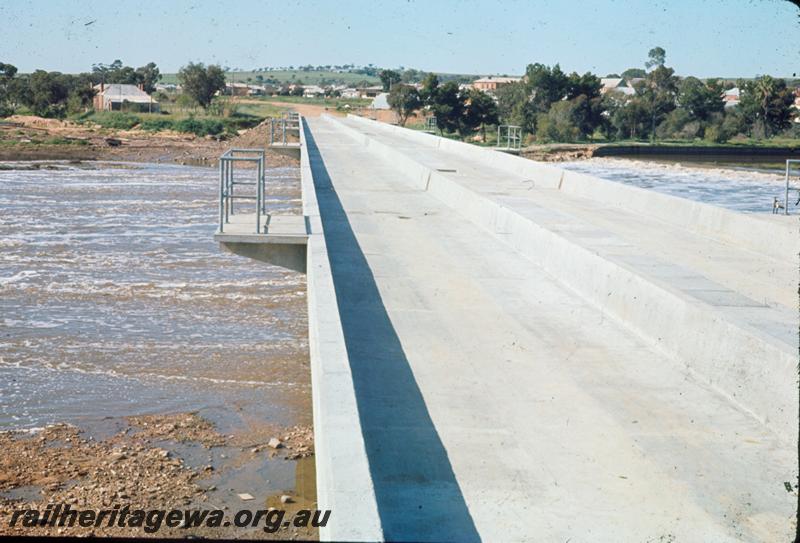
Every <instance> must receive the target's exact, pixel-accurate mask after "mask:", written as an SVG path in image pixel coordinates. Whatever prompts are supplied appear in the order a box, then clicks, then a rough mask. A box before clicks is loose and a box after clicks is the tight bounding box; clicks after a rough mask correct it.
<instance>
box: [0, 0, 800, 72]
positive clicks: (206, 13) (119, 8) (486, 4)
mask: <svg viewBox="0 0 800 543" xmlns="http://www.w3.org/2000/svg"><path fill="white" fill-rule="evenodd" d="M92 21H94V22H92ZM90 22H91V24H87V23H90ZM0 23H2V24H1V25H0V28H2V31H1V32H2V33H1V34H0V62H10V63H12V64H14V65H16V66H17V67H19V68H20V70H22V71H30V70H33V69H36V68H43V69H47V70H59V71H64V72H78V71H87V70H89V69H90V68H91V65H92V64H93V63H97V62H105V63H109V62H111V61H113V60H114V59H116V58H119V59H121V60H122V61H123V62H124V63H125V64H130V65H133V66H140V65H142V64H145V63H147V62H149V61H154V62H156V63H157V64H158V65H159V66H160V67H161V69H162V72H174V71H176V70H177V69H178V68H179V67H180V66H182V65H183V64H185V63H186V62H188V61H190V60H192V61H202V62H206V63H220V64H222V65H227V66H233V67H240V68H245V69H250V68H253V67H261V66H281V65H298V64H312V65H318V64H322V65H325V64H345V63H347V64H349V63H355V64H367V63H373V64H375V65H378V66H384V67H397V66H401V65H402V66H406V67H416V68H420V69H423V70H430V71H439V72H457V73H474V74H503V73H507V74H519V73H522V72H523V71H524V69H525V66H526V65H527V64H529V63H532V62H542V63H545V64H554V63H556V62H558V63H560V64H561V67H562V68H563V69H564V70H566V71H573V70H575V71H578V72H584V71H587V70H590V71H592V72H595V73H597V74H599V75H605V74H607V73H610V72H621V71H623V70H624V69H626V68H629V67H642V65H643V64H644V61H645V60H646V56H647V51H648V50H649V49H650V48H651V47H653V46H656V45H660V46H661V47H664V48H665V49H666V51H667V64H668V65H670V66H672V67H674V68H675V69H676V71H677V72H678V73H679V74H682V75H697V76H700V77H709V76H723V77H735V76H745V77H752V76H754V75H757V74H765V73H769V74H772V75H777V76H784V77H786V76H792V74H798V75H800V39H798V38H800V32H798V30H800V18H798V8H797V7H795V6H794V5H792V4H791V3H789V2H787V1H785V0H724V1H723V0H706V1H704V0H669V1H647V0H638V1H633V0H616V1H615V0H596V1H591V0H586V1H578V2H567V1H564V0H558V1H552V0H551V1H548V2H544V1H533V0H528V1H520V2H516V1H509V0H504V1H489V0H462V1H458V2H456V1H445V0H425V1H420V0H373V1H365V2H361V1H342V0H339V1H319V2H313V1H297V0H296V1H286V0H284V1H260V2H257V1H237V0H227V1H225V0H223V1H219V0H217V1H214V2H205V1H201V0H194V1H191V0H186V1H184V0H159V1H151V0H136V1H134V2H127V1H124V0H119V1H111V2H106V1H102V0H93V1H82V0H75V1H70V2H68V1H56V0H0Z"/></svg>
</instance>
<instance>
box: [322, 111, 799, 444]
mask: <svg viewBox="0 0 800 543" xmlns="http://www.w3.org/2000/svg"><path fill="white" fill-rule="evenodd" d="M354 118H357V117H354ZM357 119H359V121H358V122H359V123H360V124H362V125H363V126H364V129H365V130H366V131H367V134H365V133H364V132H362V131H360V130H356V129H354V128H353V127H351V126H348V125H347V124H344V123H342V122H340V121H337V120H335V119H332V118H329V121H330V122H333V123H336V125H337V126H338V127H339V128H340V129H341V130H342V131H344V132H346V133H348V134H350V135H351V136H353V137H354V138H356V139H357V140H358V141H361V142H362V143H363V144H364V145H366V146H368V147H369V149H370V150H371V151H372V152H375V153H377V154H379V155H380V156H382V157H383V158H385V159H386V160H388V161H390V162H392V163H393V164H394V165H395V166H396V167H398V168H402V169H403V170H404V171H407V172H408V176H409V181H410V182H411V183H412V184H413V185H414V186H415V187H416V188H418V189H420V190H427V191H428V192H430V193H431V194H432V195H434V196H435V197H436V198H438V199H439V200H440V201H442V202H443V203H445V204H446V205H448V206H450V207H451V208H452V209H453V210H455V211H456V212H458V213H460V214H461V215H463V216H464V217H465V218H467V219H468V220H470V221H472V222H474V223H475V224H477V225H479V226H480V227H482V228H483V229H485V230H487V231H489V232H491V233H493V234H494V235H496V236H497V237H498V238H499V239H501V240H502V241H503V242H505V243H507V244H508V245H509V246H511V247H513V248H514V249H516V250H518V251H520V252H521V253H523V254H525V255H527V256H528V257H529V258H530V259H531V260H532V261H534V262H536V263H537V264H538V265H540V266H542V267H543V268H544V269H545V270H546V271H547V272H548V273H549V274H550V275H552V276H553V277H555V278H556V279H557V280H559V281H560V282H561V283H562V284H564V285H565V286H566V287H568V288H569V289H571V290H573V291H574V292H576V293H578V294H579V295H580V296H582V297H583V298H585V299H587V300H588V301H590V302H591V303H593V304H594V305H596V306H597V307H599V308H601V309H602V310H603V311H604V312H606V313H607V314H608V315H609V316H610V317H612V318H614V319H615V320H617V321H618V322H620V323H621V324H623V325H624V326H626V327H627V328H629V329H632V330H633V331H635V332H636V333H637V334H639V335H640V336H641V337H642V338H643V339H644V340H645V341H647V342H649V343H650V344H652V345H653V346H654V347H656V348H657V349H658V350H659V351H661V352H663V353H665V354H667V355H668V356H670V357H671V358H673V359H676V360H677V361H679V362H680V363H682V364H685V366H686V367H687V368H688V369H689V370H690V371H691V372H692V373H693V374H694V375H695V376H696V377H697V378H698V379H699V380H702V381H704V382H706V383H707V384H709V385H710V386H712V387H714V388H715V389H717V390H718V391H720V392H721V393H722V394H724V395H726V396H728V397H729V398H730V399H731V400H732V401H734V402H735V403H736V404H738V405H739V406H740V407H741V408H743V409H745V410H746V411H748V412H750V413H751V414H752V415H754V416H755V417H757V418H758V419H759V420H760V421H761V422H762V423H764V424H765V425H766V426H768V427H769V428H770V429H772V430H773V431H774V432H776V433H777V434H778V435H780V436H781V437H782V438H784V439H786V440H787V441H791V442H792V443H794V442H795V441H796V439H797V413H796V406H797V402H798V398H797V396H798V391H797V382H796V375H797V373H796V364H797V351H796V345H795V346H793V345H789V344H787V343H784V342H782V341H780V340H778V339H776V338H774V337H771V336H767V335H766V334H765V333H764V331H763V330H761V329H757V328H755V327H753V326H751V325H750V324H749V323H748V322H747V321H746V320H745V319H740V318H737V317H736V316H735V315H733V314H732V313H724V312H722V311H721V310H720V308H717V307H714V306H712V305H709V304H706V303H702V302H701V301H699V300H698V299H697V298H693V297H691V296H688V295H687V294H686V293H684V292H682V291H680V290H679V289H677V288H675V287H674V286H672V285H670V284H668V283H667V282H666V281H660V280H659V279H658V278H656V277H652V276H646V275H644V274H642V273H641V272H640V271H637V270H636V269H634V268H633V267H631V266H628V265H626V264H624V263H621V262H620V261H618V260H613V259H610V258H606V257H604V256H603V255H601V254H599V253H598V252H597V251H595V250H593V249H592V248H591V247H587V246H582V245H580V244H579V243H576V242H575V241H574V240H571V239H568V238H567V237H565V236H564V235H562V234H561V233H559V232H554V231H551V230H548V229H547V228H544V227H542V226H541V225H540V224H537V223H536V222H535V221H534V220H532V219H530V218H527V217H524V216H522V215H520V214H518V213H516V212H514V211H512V210H510V209H508V208H507V207H505V206H503V205H501V204H499V203H498V202H497V201H496V200H494V199H492V198H490V197H488V196H485V195H483V194H479V193H477V192H475V191H474V190H471V189H468V188H467V187H465V186H463V185H461V184H459V183H458V182H457V181H456V180H455V179H453V178H451V177H448V176H447V175H446V174H443V173H441V172H438V171H436V170H434V169H431V168H428V167H425V166H423V165H422V164H420V163H419V162H416V161H415V160H414V159H413V157H412V156H409V155H408V154H406V153H404V152H403V150H402V149H397V148H394V147H391V146H389V145H386V144H384V143H381V142H380V141H378V140H377V139H375V138H370V137H369V135H368V132H369V131H371V130H389V131H400V130H402V131H403V135H404V137H405V136H407V137H408V139H413V140H415V141H416V140H419V141H421V142H424V144H425V145H430V146H432V147H436V146H437V145H438V146H439V148H445V147H447V148H448V150H450V148H451V146H452V148H453V149H457V150H458V154H462V153H464V154H469V155H470V156H469V158H470V160H476V158H477V157H480V158H479V160H481V161H483V160H484V158H486V161H487V163H488V164H491V165H494V166H496V167H498V168H500V169H507V171H510V169H511V168H514V169H516V171H515V173H517V174H518V175H526V176H531V175H535V174H536V173H537V172H540V173H541V174H542V175H541V178H540V179H543V180H544V182H545V186H551V187H553V188H560V189H561V190H562V191H564V192H567V193H571V194H576V195H580V196H585V197H589V198H595V199H598V200H602V201H604V202H608V201H609V200H610V201H612V202H613V203H615V204H616V205H620V206H628V207H629V209H630V208H633V209H636V210H641V212H642V213H649V214H650V215H651V216H656V217H658V218H662V216H663V220H665V221H668V222H670V223H673V222H677V223H678V224H681V225H684V226H686V227H687V228H689V229H694V230H695V231H696V232H698V233H701V234H703V235H706V236H708V237H710V238H719V239H726V240H728V241H730V240H731V238H734V239H735V241H737V242H740V243H743V242H746V243H748V244H751V245H752V246H753V248H754V249H755V248H758V249H760V250H762V251H764V250H765V249H766V248H765V247H764V245H765V241H768V240H772V241H773V242H774V240H775V239H776V238H777V239H780V240H784V241H782V243H789V242H791V243H793V244H797V239H796V237H797V236H796V232H795V228H794V227H793V226H790V225H789V224H788V223H787V224H786V225H785V226H786V227H784V224H777V225H776V224H775V223H773V222H768V221H760V220H759V218H757V217H748V216H746V215H739V214H736V213H733V212H728V211H726V210H720V209H717V208H714V207H712V206H708V205H704V204H699V203H695V202H690V201H685V200H683V199H680V198H675V197H671V196H667V195H661V194H657V193H653V192H652V191H646V190H643V189H637V188H634V187H627V186H625V185H621V184H617V183H612V182H609V181H605V180H602V179H597V178H593V177H591V176H586V175H581V174H577V173H576V174H572V173H571V172H564V171H563V170H559V169H557V168H553V167H551V166H546V165H541V164H537V163H532V162H531V166H523V165H521V164H519V161H523V162H530V161H527V160H525V159H520V158H518V157H514V156H511V155H506V154H503V153H498V152H495V151H489V150H486V149H481V148H478V147H475V146H471V145H468V144H461V143H460V142H451V141H450V140H444V139H441V138H437V137H436V136H431V135H429V134H424V133H419V132H415V131H411V130H406V129H402V128H399V127H392V126H389V125H382V126H377V125H379V124H380V123H376V122H373V121H368V120H366V119H361V118H357ZM436 140H440V141H439V142H438V143H437V142H436ZM487 154H489V155H496V157H495V156H487ZM520 172H524V173H520ZM554 172H557V173H554ZM554 179H556V181H555V184H554ZM535 181H536V184H537V186H542V184H541V183H540V182H539V179H535ZM609 185H611V186H609ZM651 208H652V213H650V210H651ZM789 232H793V233H794V237H793V239H791V240H789V236H788V233H789ZM739 236H741V237H742V238H743V239H739ZM709 243H713V241H711V240H709ZM792 247H794V245H792ZM793 250H794V249H793ZM787 254H791V253H790V252H788V251H787V250H786V247H783V248H782V250H781V252H780V255H781V256H783V257H784V258H785V255H787ZM795 254H796V252H795ZM765 310H768V308H765Z"/></svg>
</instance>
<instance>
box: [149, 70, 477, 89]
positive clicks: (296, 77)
mask: <svg viewBox="0 0 800 543" xmlns="http://www.w3.org/2000/svg"><path fill="white" fill-rule="evenodd" d="M419 73H420V74H422V72H419ZM162 75H163V78H162V79H161V83H164V84H176V83H177V82H178V74H174V73H172V74H162ZM437 75H438V76H439V79H440V80H441V81H449V80H452V79H455V80H458V81H472V80H473V79H476V78H478V77H479V76H477V75H470V74H446V73H440V74H437ZM258 76H261V77H262V78H263V81H264V83H272V84H279V85H281V84H284V83H296V82H298V81H300V82H302V83H303V84H304V85H319V86H325V85H348V86H356V85H358V84H360V83H366V84H367V85H377V84H380V82H381V80H380V78H378V77H377V76H372V75H365V74H363V73H356V72H337V71H325V70H320V71H317V70H303V69H299V70H269V71H258V72H252V71H251V72H244V71H242V72H239V71H236V72H225V77H226V79H227V80H228V81H229V82H236V83H252V84H257V83H258V82H259V81H258V79H257V78H258Z"/></svg>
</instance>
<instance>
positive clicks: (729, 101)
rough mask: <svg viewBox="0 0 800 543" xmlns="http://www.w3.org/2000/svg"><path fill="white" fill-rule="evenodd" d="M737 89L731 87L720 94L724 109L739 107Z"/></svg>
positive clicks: (738, 92)
mask: <svg viewBox="0 0 800 543" xmlns="http://www.w3.org/2000/svg"><path fill="white" fill-rule="evenodd" d="M739 95H740V91H739V87H733V88H732V89H728V90H726V91H725V92H723V93H722V101H723V102H725V107H726V108H729V107H733V106H738V105H739Z"/></svg>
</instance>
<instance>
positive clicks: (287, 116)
mask: <svg viewBox="0 0 800 543" xmlns="http://www.w3.org/2000/svg"><path fill="white" fill-rule="evenodd" d="M276 125H277V126H278V127H279V128H280V132H281V134H280V140H281V144H282V145H286V143H287V142H286V135H287V133H288V132H289V131H290V130H291V131H297V132H298V133H299V132H300V114H299V113H297V112H296V111H284V112H283V113H282V114H281V118H280V119H276V118H275V117H270V119H269V144H270V145H275V127H276Z"/></svg>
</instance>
